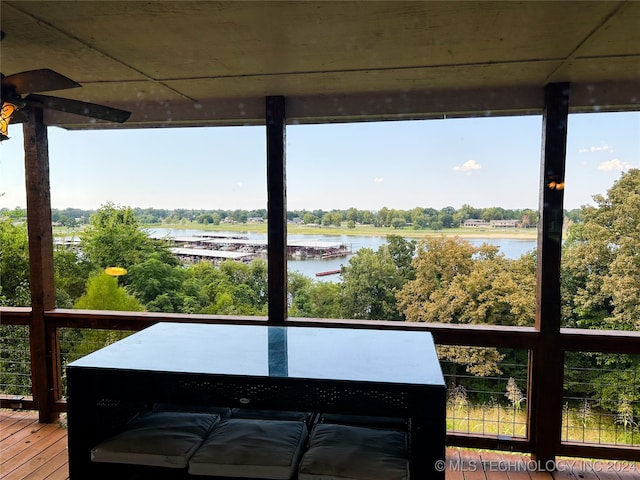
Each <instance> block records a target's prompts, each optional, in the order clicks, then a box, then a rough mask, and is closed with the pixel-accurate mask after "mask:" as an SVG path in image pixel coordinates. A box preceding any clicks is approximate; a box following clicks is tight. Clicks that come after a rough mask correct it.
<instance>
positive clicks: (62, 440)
mask: <svg viewBox="0 0 640 480" xmlns="http://www.w3.org/2000/svg"><path fill="white" fill-rule="evenodd" d="M446 466H447V473H446V480H639V479H640V464H638V465H635V464H631V463H628V462H609V463H607V462H594V461H582V460H564V461H559V462H558V469H557V471H555V472H553V473H549V472H541V471H534V469H533V467H534V466H535V465H534V464H533V462H530V459H529V457H527V456H520V455H512V454H507V453H499V452H486V451H480V452H479V451H471V450H462V449H456V448H449V449H447V461H446ZM68 478H69V470H68V465H67V431H66V429H65V428H64V426H63V425H61V424H42V423H38V417H37V415H36V414H35V413H34V412H14V411H9V410H0V479H4V480H67V479H68ZM87 480H90V479H87ZM381 480H384V479H381Z"/></svg>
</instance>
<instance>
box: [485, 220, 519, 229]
mask: <svg viewBox="0 0 640 480" xmlns="http://www.w3.org/2000/svg"><path fill="white" fill-rule="evenodd" d="M517 226H518V220H491V228H516V227H517Z"/></svg>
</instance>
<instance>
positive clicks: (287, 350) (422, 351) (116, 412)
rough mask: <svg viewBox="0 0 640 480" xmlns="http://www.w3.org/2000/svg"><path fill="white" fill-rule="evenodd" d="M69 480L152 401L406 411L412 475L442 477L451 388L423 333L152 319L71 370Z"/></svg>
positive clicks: (87, 471)
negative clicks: (92, 453)
mask: <svg viewBox="0 0 640 480" xmlns="http://www.w3.org/2000/svg"><path fill="white" fill-rule="evenodd" d="M67 387H68V400H67V401H68V425H69V471H70V479H71V480H79V479H86V478H92V477H90V476H89V475H91V474H92V472H93V473H95V472H96V468H97V467H96V465H92V464H91V461H90V451H91V449H92V448H93V447H94V446H96V445H97V444H98V443H99V442H100V441H102V440H104V439H105V438H107V437H109V436H111V435H113V434H114V433H115V432H117V431H118V430H119V429H120V428H122V426H123V425H124V423H126V421H127V420H128V419H129V418H131V416H132V415H134V414H135V413H136V412H138V411H140V410H144V409H149V408H151V407H152V406H153V405H154V404H155V403H159V402H162V403H174V404H190V405H194V404H195V405H209V406H221V407H245V408H257V409H269V410H297V411H308V412H319V413H342V414H357V415H374V416H386V417H403V418H407V419H409V420H410V421H409V425H410V434H411V478H413V479H422V478H425V479H426V478H444V474H443V473H442V472H438V471H437V469H436V468H435V463H436V461H437V460H441V459H444V455H445V428H446V427H445V399H446V388H445V383H444V379H443V376H442V371H441V369H440V364H439V362H438V358H437V356H436V352H435V347H434V344H433V339H432V337H431V334H429V333H428V332H412V331H396V330H373V329H363V328H359V329H343V328H311V327H271V326H264V325H255V326H254V325H205V324H186V323H158V324H156V325H154V326H152V327H149V328H147V329H145V330H142V331H140V332H138V333H135V334H133V335H131V336H129V337H127V338H125V339H123V340H120V341H119V342H116V343H114V344H112V345H109V346H107V347H105V348H103V349H101V350H98V351H96V352H94V353H92V354H90V355H87V356H85V357H83V358H81V359H79V360H77V361H75V362H73V363H70V364H69V365H68V366H67Z"/></svg>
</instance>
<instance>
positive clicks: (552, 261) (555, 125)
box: [529, 83, 569, 468]
mask: <svg viewBox="0 0 640 480" xmlns="http://www.w3.org/2000/svg"><path fill="white" fill-rule="evenodd" d="M568 114H569V84H567V83H555V84H550V85H547V86H546V87H545V107H544V114H543V121H542V150H543V156H542V162H541V175H540V182H541V185H540V228H539V230H538V267H537V268H538V271H537V309H536V311H537V314H536V315H537V316H536V329H537V330H538V331H539V332H540V333H539V341H538V344H537V346H536V348H535V349H534V350H533V352H531V355H530V361H529V397H530V398H529V435H530V438H531V444H532V449H533V452H532V453H533V457H534V458H535V460H536V461H538V462H539V463H540V464H541V465H542V466H544V467H545V468H547V467H548V466H549V465H554V463H553V462H554V461H555V457H556V454H557V452H558V447H559V446H560V441H561V433H562V393H563V385H562V383H563V373H564V353H563V351H562V347H561V344H560V324H561V315H560V305H561V296H560V259H561V253H562V225H563V221H564V213H563V201H564V174H565V163H566V162H565V160H566V147H567V122H568Z"/></svg>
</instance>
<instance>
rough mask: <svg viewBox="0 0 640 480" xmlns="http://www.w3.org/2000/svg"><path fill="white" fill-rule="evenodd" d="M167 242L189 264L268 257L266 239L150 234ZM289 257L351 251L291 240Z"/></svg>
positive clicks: (327, 255)
mask: <svg viewBox="0 0 640 480" xmlns="http://www.w3.org/2000/svg"><path fill="white" fill-rule="evenodd" d="M151 238H156V239H163V240H166V241H168V242H169V243H170V246H171V251H172V252H173V253H175V254H176V255H178V256H179V257H180V258H181V259H183V260H185V261H188V262H195V261H199V260H210V261H216V262H217V261H223V260H226V259H232V260H237V261H242V262H250V261H252V260H254V259H256V258H266V257H267V239H266V238H265V239H250V238H248V237H246V236H241V235H224V234H211V235H195V236H175V237H174V236H168V235H151ZM287 251H288V255H289V257H290V258H292V259H296V260H304V259H326V258H336V257H346V256H347V255H349V254H350V253H352V252H351V248H350V247H349V246H348V245H347V244H345V243H340V242H329V241H324V240H316V239H309V240H290V241H288V242H287Z"/></svg>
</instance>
